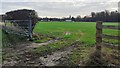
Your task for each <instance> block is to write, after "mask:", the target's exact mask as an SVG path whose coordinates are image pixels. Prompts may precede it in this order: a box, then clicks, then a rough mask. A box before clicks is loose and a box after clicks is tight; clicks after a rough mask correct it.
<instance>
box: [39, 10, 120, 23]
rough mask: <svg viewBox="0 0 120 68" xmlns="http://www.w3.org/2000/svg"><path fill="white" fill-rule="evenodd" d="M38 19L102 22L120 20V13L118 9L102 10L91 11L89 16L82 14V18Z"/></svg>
mask: <svg viewBox="0 0 120 68" xmlns="http://www.w3.org/2000/svg"><path fill="white" fill-rule="evenodd" d="M39 21H73V22H81V21H82V22H95V21H104V22H120V13H119V12H118V11H111V12H109V11H107V10H105V11H102V12H97V13H95V12H91V15H90V16H84V17H83V18H82V17H81V16H80V15H78V16H77V17H76V18H75V17H71V15H70V16H69V17H68V18H65V17H64V18H47V17H46V18H39Z"/></svg>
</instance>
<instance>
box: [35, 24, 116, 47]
mask: <svg viewBox="0 0 120 68" xmlns="http://www.w3.org/2000/svg"><path fill="white" fill-rule="evenodd" d="M104 25H118V24H115V23H105V24H104ZM34 32H35V33H40V34H45V35H49V36H54V37H60V38H64V39H68V40H73V41H75V40H77V41H80V42H83V43H84V44H86V45H93V44H95V34H96V23H95V22H90V23H88V22H39V23H37V24H36V27H35V29H34ZM103 33H104V34H108V35H118V30H109V29H104V30H103ZM107 41H108V40H107ZM111 42H112V41H111ZM114 42H115V41H114ZM115 43H117V42H115Z"/></svg>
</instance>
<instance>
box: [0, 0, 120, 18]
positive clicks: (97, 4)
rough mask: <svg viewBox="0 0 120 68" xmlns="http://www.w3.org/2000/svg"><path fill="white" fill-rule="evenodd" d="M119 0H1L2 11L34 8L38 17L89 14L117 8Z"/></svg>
mask: <svg viewBox="0 0 120 68" xmlns="http://www.w3.org/2000/svg"><path fill="white" fill-rule="evenodd" d="M118 1H119V0H97V1H96V0H91V1H90V0H69V1H67V0H24V1H21V0H10V1H7V0H2V1H1V4H2V7H1V8H0V9H2V12H0V14H2V13H5V12H7V11H10V10H16V9H34V10H36V11H37V13H38V15H39V16H40V17H46V16H47V17H66V16H69V15H72V16H74V17H75V16H77V15H81V16H84V15H90V13H91V12H99V11H103V10H110V11H114V10H118Z"/></svg>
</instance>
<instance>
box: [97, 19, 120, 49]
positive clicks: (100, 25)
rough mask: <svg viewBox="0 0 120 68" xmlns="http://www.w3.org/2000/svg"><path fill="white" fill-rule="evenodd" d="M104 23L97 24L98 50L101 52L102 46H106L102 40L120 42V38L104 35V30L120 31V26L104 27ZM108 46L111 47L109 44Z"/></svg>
mask: <svg viewBox="0 0 120 68" xmlns="http://www.w3.org/2000/svg"><path fill="white" fill-rule="evenodd" d="M103 23H104V22H102V21H98V22H96V49H98V50H101V44H106V43H105V42H104V41H103V40H102V39H103V38H106V39H115V40H118V41H120V36H119V35H117V36H113V35H107V34H103V33H102V30H103V29H114V30H120V26H119V25H114V26H113V25H103ZM107 45H111V44H110V43H107Z"/></svg>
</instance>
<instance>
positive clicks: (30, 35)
mask: <svg viewBox="0 0 120 68" xmlns="http://www.w3.org/2000/svg"><path fill="white" fill-rule="evenodd" d="M29 37H30V38H32V20H30V21H29Z"/></svg>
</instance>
